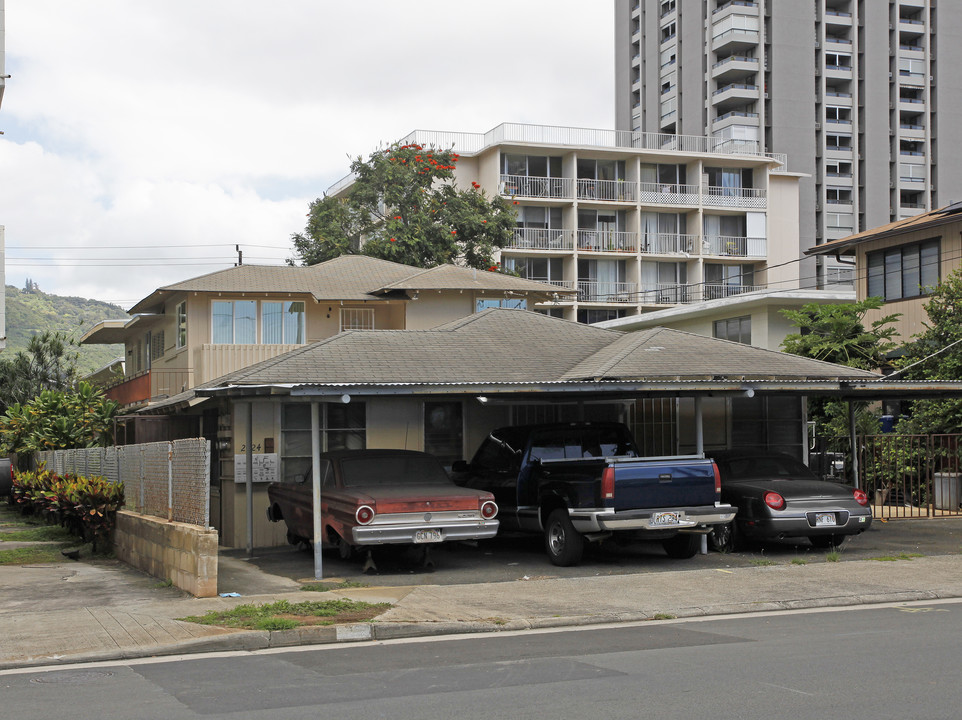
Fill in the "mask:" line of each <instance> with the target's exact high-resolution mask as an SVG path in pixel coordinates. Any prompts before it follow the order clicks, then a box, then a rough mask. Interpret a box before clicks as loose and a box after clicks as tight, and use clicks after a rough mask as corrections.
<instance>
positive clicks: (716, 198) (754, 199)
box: [702, 185, 766, 208]
mask: <svg viewBox="0 0 962 720" xmlns="http://www.w3.org/2000/svg"><path fill="white" fill-rule="evenodd" d="M702 202H703V203H704V204H705V205H707V206H710V207H743V208H763V207H765V205H766V198H765V191H764V190H762V189H760V188H739V187H722V186H719V185H709V186H708V192H707V193H706V194H704V195H703V196H702Z"/></svg>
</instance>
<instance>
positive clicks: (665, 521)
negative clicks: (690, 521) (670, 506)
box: [651, 512, 678, 526]
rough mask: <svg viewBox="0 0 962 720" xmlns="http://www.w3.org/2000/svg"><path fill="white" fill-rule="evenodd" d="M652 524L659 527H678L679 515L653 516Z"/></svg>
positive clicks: (665, 513)
mask: <svg viewBox="0 0 962 720" xmlns="http://www.w3.org/2000/svg"><path fill="white" fill-rule="evenodd" d="M651 524H652V525H657V526H663V525H677V524H678V513H676V512H659V513H655V514H654V515H652V516H651Z"/></svg>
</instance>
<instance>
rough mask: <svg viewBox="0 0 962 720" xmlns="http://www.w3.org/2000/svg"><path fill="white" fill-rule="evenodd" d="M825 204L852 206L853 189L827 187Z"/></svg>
mask: <svg viewBox="0 0 962 720" xmlns="http://www.w3.org/2000/svg"><path fill="white" fill-rule="evenodd" d="M825 202H826V203H828V204H829V205H851V204H852V189H851V188H841V187H827V188H825Z"/></svg>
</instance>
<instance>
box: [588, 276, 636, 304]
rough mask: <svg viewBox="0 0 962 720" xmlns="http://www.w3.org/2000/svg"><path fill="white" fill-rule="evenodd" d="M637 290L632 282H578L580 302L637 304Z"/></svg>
mask: <svg viewBox="0 0 962 720" xmlns="http://www.w3.org/2000/svg"><path fill="white" fill-rule="evenodd" d="M637 288H638V286H637V285H636V284H635V283H632V282H596V281H593V280H578V302H598V303H635V302H637V292H636V290H637Z"/></svg>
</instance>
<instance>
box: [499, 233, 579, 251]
mask: <svg viewBox="0 0 962 720" xmlns="http://www.w3.org/2000/svg"><path fill="white" fill-rule="evenodd" d="M505 247H506V248H509V249H514V250H573V249H574V238H573V237H572V232H571V231H570V230H553V229H549V228H515V231H514V237H513V238H512V239H511V242H510V244H508V245H505Z"/></svg>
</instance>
